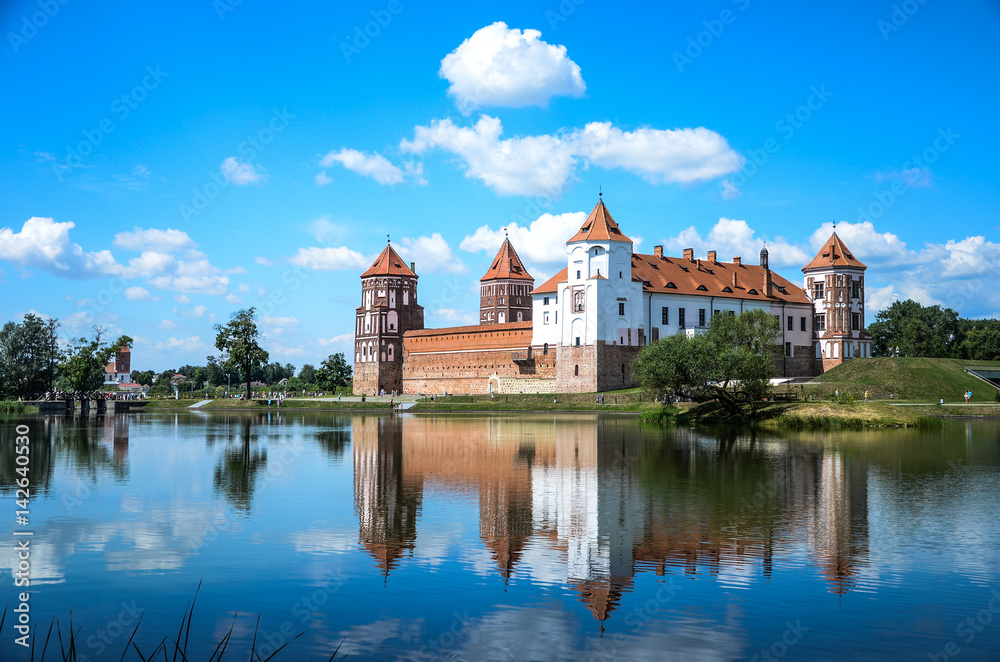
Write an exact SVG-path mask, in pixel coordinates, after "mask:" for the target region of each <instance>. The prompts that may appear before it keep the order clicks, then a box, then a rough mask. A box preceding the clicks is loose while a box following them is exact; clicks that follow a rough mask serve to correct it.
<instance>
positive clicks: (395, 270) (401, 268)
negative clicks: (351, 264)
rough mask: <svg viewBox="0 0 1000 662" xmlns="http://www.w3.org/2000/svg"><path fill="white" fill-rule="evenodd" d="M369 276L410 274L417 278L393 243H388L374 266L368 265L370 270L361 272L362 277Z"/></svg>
mask: <svg viewBox="0 0 1000 662" xmlns="http://www.w3.org/2000/svg"><path fill="white" fill-rule="evenodd" d="M369 276H410V277H411V278H416V277H417V274H415V273H413V272H412V271H410V269H409V267H407V266H406V263H404V262H403V259H402V258H401V257H399V255H398V254H397V253H396V251H394V250H392V244H387V245H386V247H385V250H383V251H382V253H381V254H380V255H379V256H378V257H377V258H375V262H374V263H373V264H372V266H370V267H368V271H366V272H364V273H363V274H361V277H362V278H368V277H369Z"/></svg>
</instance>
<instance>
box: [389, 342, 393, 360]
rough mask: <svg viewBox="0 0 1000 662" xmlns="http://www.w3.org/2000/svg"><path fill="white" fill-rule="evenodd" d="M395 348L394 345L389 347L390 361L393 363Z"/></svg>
mask: <svg viewBox="0 0 1000 662" xmlns="http://www.w3.org/2000/svg"><path fill="white" fill-rule="evenodd" d="M393 347H394V346H393V345H389V360H390V361H392V359H393V353H394V352H393Z"/></svg>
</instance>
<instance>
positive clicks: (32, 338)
mask: <svg viewBox="0 0 1000 662" xmlns="http://www.w3.org/2000/svg"><path fill="white" fill-rule="evenodd" d="M58 327H59V322H58V321H56V320H55V319H49V320H48V321H46V320H43V319H42V318H41V317H38V316H37V315H34V314H32V313H28V314H27V315H25V316H24V321H23V322H22V323H20V324H18V323H16V322H7V323H6V324H4V326H3V329H0V395H2V394H10V395H11V396H14V395H16V396H17V397H20V398H24V399H25V400H28V399H31V398H34V397H37V396H39V395H41V394H43V393H44V392H45V391H47V390H51V389H53V388H54V386H55V376H56V366H57V365H58V363H59V361H60V358H61V357H60V352H59V345H58V342H57V341H58V338H57V335H56V329H57V328H58Z"/></svg>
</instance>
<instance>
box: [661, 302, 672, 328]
mask: <svg viewBox="0 0 1000 662" xmlns="http://www.w3.org/2000/svg"><path fill="white" fill-rule="evenodd" d="M660 324H670V308H668V307H666V306H663V307H662V308H660Z"/></svg>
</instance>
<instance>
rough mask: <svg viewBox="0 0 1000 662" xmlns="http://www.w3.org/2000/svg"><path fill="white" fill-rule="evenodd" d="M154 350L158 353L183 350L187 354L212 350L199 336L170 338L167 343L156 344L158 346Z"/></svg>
mask: <svg viewBox="0 0 1000 662" xmlns="http://www.w3.org/2000/svg"><path fill="white" fill-rule="evenodd" d="M153 349H155V350H157V351H172V350H181V351H185V352H195V351H205V350H210V349H212V348H210V347H209V346H208V345H206V344H205V343H203V342H201V338H199V337H198V336H191V337H189V338H174V337H173V336H170V337H169V338H167V339H166V340H165V341H163V342H158V343H156V345H154V346H153Z"/></svg>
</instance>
